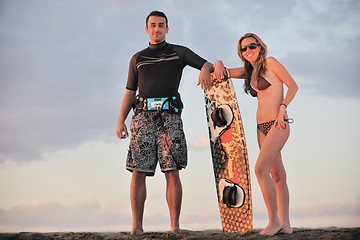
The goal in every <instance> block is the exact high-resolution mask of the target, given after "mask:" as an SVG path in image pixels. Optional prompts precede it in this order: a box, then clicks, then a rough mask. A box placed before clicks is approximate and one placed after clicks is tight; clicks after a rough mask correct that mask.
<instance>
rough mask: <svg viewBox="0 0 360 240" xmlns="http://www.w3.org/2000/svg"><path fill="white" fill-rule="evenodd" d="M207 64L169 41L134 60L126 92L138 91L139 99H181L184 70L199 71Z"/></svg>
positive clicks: (151, 48) (150, 46) (139, 54)
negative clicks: (140, 97)
mask: <svg viewBox="0 0 360 240" xmlns="http://www.w3.org/2000/svg"><path fill="white" fill-rule="evenodd" d="M205 62H206V60H205V59H203V58H201V57H200V56H198V55H197V54H195V53H194V52H193V51H191V50H190V49H189V48H187V47H184V46H179V45H174V44H169V43H167V42H166V41H164V42H162V43H160V44H156V45H153V44H150V45H149V47H148V48H145V49H143V50H141V51H140V52H138V53H136V54H135V55H134V56H133V57H132V58H131V61H130V66H129V74H128V80H127V84H126V88H127V89H129V90H133V91H136V90H137V89H139V95H140V96H142V97H146V98H149V97H171V96H176V97H179V98H180V94H179V92H178V89H179V85H180V80H181V76H182V71H183V69H184V67H186V66H187V65H189V66H191V67H193V68H196V69H199V70H200V69H201V67H202V66H203V65H204V63H205Z"/></svg>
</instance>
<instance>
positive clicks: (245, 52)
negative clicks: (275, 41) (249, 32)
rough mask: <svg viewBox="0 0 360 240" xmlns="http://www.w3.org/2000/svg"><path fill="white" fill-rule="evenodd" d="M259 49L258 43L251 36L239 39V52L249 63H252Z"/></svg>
mask: <svg viewBox="0 0 360 240" xmlns="http://www.w3.org/2000/svg"><path fill="white" fill-rule="evenodd" d="M260 49H261V46H260V44H258V43H257V42H256V40H255V38H253V37H247V38H244V39H243V40H242V41H241V46H240V51H241V54H242V56H243V57H244V58H245V59H246V60H247V61H249V62H250V63H251V64H253V63H254V62H255V61H256V59H257V58H258V56H259V53H260Z"/></svg>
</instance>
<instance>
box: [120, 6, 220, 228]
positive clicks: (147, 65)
mask: <svg viewBox="0 0 360 240" xmlns="http://www.w3.org/2000/svg"><path fill="white" fill-rule="evenodd" d="M145 30H146V33H147V34H148V35H149V38H150V42H149V47H148V48H145V49H143V50H141V51H140V52H138V53H136V54H135V55H134V56H133V57H132V58H131V61H130V66H129V73H128V80H127V85H126V91H125V94H124V98H123V102H122V104H121V108H120V115H119V119H118V126H117V130H116V133H117V136H118V137H119V138H121V139H123V138H126V137H127V136H128V130H127V127H126V125H125V119H126V118H127V116H128V114H129V112H130V110H131V108H132V107H134V109H135V115H134V116H133V117H132V120H131V124H130V129H131V137H130V147H129V152H128V156H127V161H126V169H127V170H129V171H131V172H132V179H131V186H130V200H131V208H132V217H133V224H132V229H131V234H141V233H142V232H143V231H144V230H143V213H144V203H145V199H146V182H145V178H146V176H154V174H155V168H156V165H157V162H158V161H159V164H160V168H161V171H162V172H164V173H165V177H166V183H167V186H166V200H167V203H168V207H169V212H170V221H171V223H170V228H171V231H172V232H174V233H176V232H179V231H180V226H179V216H180V210H181V201H182V186H181V181H180V176H179V170H181V169H182V168H185V167H186V165H187V147H186V141H185V135H184V132H183V125H182V120H181V111H182V102H181V97H180V93H179V92H178V88H179V84H180V80H181V75H182V71H183V68H184V67H186V66H187V65H189V66H191V67H193V68H196V69H198V70H200V74H199V79H198V85H201V87H202V88H205V89H207V88H209V87H210V85H211V80H210V72H212V71H213V65H212V64H211V63H209V62H207V61H206V60H205V59H203V58H201V57H200V56H198V55H197V54H195V53H194V52H192V51H191V50H190V49H188V48H186V47H183V46H178V45H173V44H169V43H167V42H166V41H165V38H166V34H167V33H168V31H169V27H168V19H167V17H166V15H165V14H164V13H162V12H159V11H153V12H151V13H150V14H149V15H148V16H147V18H146V28H145ZM136 91H138V96H136Z"/></svg>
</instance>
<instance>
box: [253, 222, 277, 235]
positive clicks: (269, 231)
mask: <svg viewBox="0 0 360 240" xmlns="http://www.w3.org/2000/svg"><path fill="white" fill-rule="evenodd" d="M280 231H282V225H281V224H280V223H277V224H269V225H268V226H267V227H266V228H264V229H263V230H262V231H261V232H260V233H259V234H260V235H263V236H274V235H275V234H277V233H279V232H280Z"/></svg>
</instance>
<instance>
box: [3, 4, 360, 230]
mask: <svg viewBox="0 0 360 240" xmlns="http://www.w3.org/2000/svg"><path fill="white" fill-rule="evenodd" d="M152 10H160V11H164V12H165V13H166V14H167V16H168V18H169V27H170V30H169V33H168V35H167V41H168V42H171V43H174V44H180V45H185V46H187V47H189V48H191V49H192V50H193V51H195V52H196V53H198V54H199V55H201V56H202V57H204V58H206V59H207V60H208V61H210V62H214V61H215V60H217V59H222V60H223V61H224V63H225V65H226V66H227V67H236V66H239V65H240V64H241V62H240V60H239V58H238V56H237V52H236V46H237V41H238V39H239V38H240V37H241V36H242V35H243V34H244V33H246V32H254V33H256V34H257V35H259V36H260V37H261V38H262V39H263V41H264V42H265V43H266V44H267V46H268V50H269V55H270V56H274V57H276V58H277V59H278V60H279V61H280V62H282V63H283V65H284V66H285V67H286V68H287V69H288V71H289V72H290V73H291V74H292V76H293V77H294V79H295V80H296V81H297V83H298V85H299V87H300V90H299V93H298V95H297V96H296V98H295V100H294V102H293V103H292V104H291V105H290V106H289V114H290V116H291V117H293V118H294V119H295V123H294V124H293V125H292V133H291V136H290V139H289V142H288V144H287V145H286V146H285V149H284V153H283V155H284V163H285V165H286V167H287V170H288V178H289V187H290V194H291V199H292V205H291V210H292V216H293V218H294V221H293V222H294V224H295V225H297V226H298V227H309V226H310V227H311V226H312V224H314V225H316V224H317V225H319V224H320V223H319V222H322V223H323V224H325V225H330V224H331V225H334V226H359V225H360V204H359V202H360V190H359V189H360V188H359V184H358V182H359V181H358V180H359V178H358V173H357V171H358V169H359V168H360V163H359V160H360V154H359V151H358V150H357V149H358V144H359V141H360V137H359V133H360V127H359V124H358V119H359V117H360V82H359V80H358V79H359V76H360V70H359V69H360V68H359V66H358V65H359V63H360V44H359V43H360V17H359V12H360V1H356V0H354V1H350V0H342V1H340V0H338V1H336V0H316V1H310V0H307V1H305V0H304V1H295V0H276V1H275V0H274V1H251V2H249V1H242V0H241V1H239V0H233V1H219V0H216V1H215V0H206V1H205V0H199V1H189V0H185V1H175V0H173V1H171V0H167V1H146V0H141V1H127V0H106V1H101V0H62V1H50V0H28V1H25V0H23V1H22V0H0V196H1V197H0V231H6V230H9V231H16V230H26V229H30V230H33V229H39V230H43V231H44V230H47V229H51V230H54V229H55V230H63V229H65V230H68V229H70V230H71V229H75V230H76V229H87V230H93V229H100V230H103V229H105V230H123V231H128V230H129V229H128V228H129V226H130V224H131V214H130V205H129V201H128V197H129V193H128V188H129V181H130V177H131V174H129V173H128V172H126V170H125V168H124V165H125V163H124V161H125V156H126V151H127V147H128V144H129V142H128V139H127V140H123V141H121V140H118V139H116V137H115V128H116V121H117V117H118V112H119V107H120V104H121V100H122V96H123V93H124V89H125V84H126V79H127V72H128V65H129V60H130V58H131V56H132V55H133V54H134V53H135V52H137V51H139V50H141V49H143V48H145V47H147V45H148V36H147V35H146V33H145V18H146V16H147V15H148V13H149V12H150V11H152ZM197 76H198V71H197V70H194V69H191V68H190V67H187V68H186V69H185V70H184V74H183V79H182V84H181V87H180V92H181V94H182V98H183V99H184V102H185V109H184V113H183V119H184V126H185V133H186V135H187V140H188V142H189V167H188V168H187V169H186V170H185V171H183V172H182V179H183V185H184V201H183V205H184V207H183V214H182V221H183V222H185V227H187V228H190V229H191V228H192V227H193V228H198V229H207V228H220V224H219V221H220V220H219V219H218V210H217V206H216V202H215V200H216V193H215V185H214V182H213V181H214V179H213V175H212V174H213V173H212V166H211V159H210V148H209V145H208V136H207V129H206V118H205V108H204V104H203V92H202V91H201V89H199V88H198V87H197V86H196V83H197ZM234 84H235V87H236V89H237V95H238V101H239V105H240V108H241V113H242V118H243V121H244V127H245V131H246V136H247V143H248V150H249V158H250V162H251V165H252V168H253V166H254V164H255V161H256V156H257V153H258V149H257V143H256V136H255V133H256V132H255V124H256V122H255V111H256V100H255V99H254V98H251V97H250V96H248V95H246V94H244V93H243V90H242V82H241V81H240V80H234ZM129 120H130V117H129V118H128V120H127V123H129ZM199 177H200V178H201V181H202V182H201V184H199V185H204V183H205V185H206V186H207V188H205V189H202V190H198V189H197V188H195V186H196V184H195V185H194V182H196V181H197V179H199ZM158 184H161V186H164V179H163V176H162V174H161V173H160V171H158V173H157V174H156V176H155V177H154V178H153V179H149V187H148V191H149V197H148V201H149V203H148V205H147V207H148V208H151V210H149V211H148V212H146V213H147V214H146V215H145V219H149V220H146V221H147V224H148V225H150V226H149V227H148V229H149V228H150V229H153V230H154V229H155V230H158V229H165V230H166V229H167V226H168V225H167V224H168V212H167V209H166V208H164V206H162V205H161V204H164V203H165V202H164V198H165V197H164V193H163V191H164V190H163V189H162V188H160V189H159V188H158ZM90 185H91V186H92V187H90ZM252 186H253V189H254V191H253V192H254V195H253V198H254V225H255V227H257V228H261V227H263V226H264V225H265V224H266V212H265V210H264V206H263V202H262V197H261V194H260V192H259V189H258V186H257V182H256V178H255V177H254V175H253V177H252ZM197 194H202V196H199V195H197ZM199 197H204V198H205V199H206V201H205V202H204V200H202V201H201V203H199V202H196V203H194V202H193V201H194V200H193V199H197V198H199ZM207 199H209V200H207ZM310 199H312V200H310ZM159 201H160V202H159ZM89 209H90V210H89ZM209 209H211V211H209ZM314 209H317V210H316V211H315V212H314ZM85 212H86V213H87V214H89V215H86V216H85V217H82V215H81V214H83V213H85ZM34 213H36V215H34ZM207 214H209V215H207ZM34 216H37V217H36V218H35V217H34ZM54 216H57V217H56V219H57V220H53V219H54ZM95 219H101V221H100V222H101V223H99V222H98V221H97V220H95ZM152 219H157V221H153V220H152ZM209 219H210V220H209ZM306 224H308V225H306ZM305 225H306V226H305ZM145 228H146V227H145Z"/></svg>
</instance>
